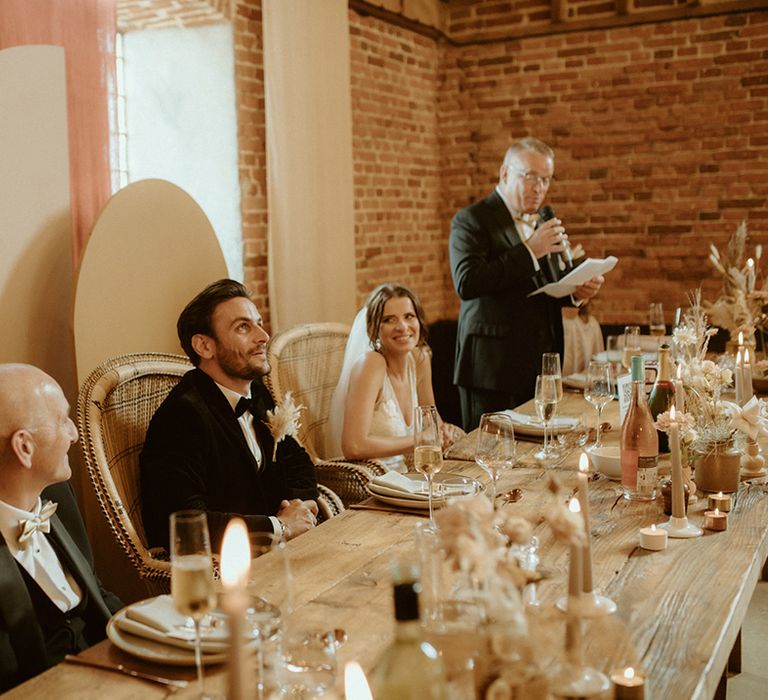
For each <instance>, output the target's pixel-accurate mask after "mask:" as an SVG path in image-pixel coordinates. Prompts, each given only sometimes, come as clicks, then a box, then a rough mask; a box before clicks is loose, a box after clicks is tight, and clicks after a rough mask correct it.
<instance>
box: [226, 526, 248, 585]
mask: <svg viewBox="0 0 768 700" xmlns="http://www.w3.org/2000/svg"><path fill="white" fill-rule="evenodd" d="M250 570H251V545H250V543H249V542H248V528H247V527H246V526H245V521H243V519H242V518H232V520H230V521H229V524H228V525H227V529H226V530H225V531H224V539H223V540H222V543H221V582H222V583H223V584H224V588H236V587H244V586H245V585H246V584H247V583H248V574H249V573H250Z"/></svg>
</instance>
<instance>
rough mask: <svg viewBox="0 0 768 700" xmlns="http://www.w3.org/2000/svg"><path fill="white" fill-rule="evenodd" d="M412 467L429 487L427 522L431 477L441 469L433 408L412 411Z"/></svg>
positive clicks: (437, 431) (435, 416)
mask: <svg viewBox="0 0 768 700" xmlns="http://www.w3.org/2000/svg"><path fill="white" fill-rule="evenodd" d="M413 433H414V448H413V466H414V467H415V469H416V471H417V472H421V473H422V474H423V475H424V476H425V477H426V479H427V484H428V485H429V521H430V523H433V522H434V517H433V514H432V488H433V477H434V475H435V474H437V472H439V471H440V470H441V469H442V468H443V448H442V440H441V436H440V424H439V423H438V418H437V409H436V408H435V407H434V406H416V408H414V409H413Z"/></svg>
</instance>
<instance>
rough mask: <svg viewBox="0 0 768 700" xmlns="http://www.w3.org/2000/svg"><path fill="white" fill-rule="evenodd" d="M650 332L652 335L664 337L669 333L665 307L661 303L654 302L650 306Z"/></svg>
mask: <svg viewBox="0 0 768 700" xmlns="http://www.w3.org/2000/svg"><path fill="white" fill-rule="evenodd" d="M648 332H649V333H650V334H651V335H664V334H665V333H666V332H667V327H666V325H665V324H664V305H663V304H662V303H661V302H660V301H653V302H651V303H650V305H649V306H648Z"/></svg>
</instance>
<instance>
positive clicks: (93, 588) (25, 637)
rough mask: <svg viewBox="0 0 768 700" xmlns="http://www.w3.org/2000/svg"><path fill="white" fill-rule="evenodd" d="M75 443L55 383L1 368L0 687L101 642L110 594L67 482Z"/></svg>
mask: <svg viewBox="0 0 768 700" xmlns="http://www.w3.org/2000/svg"><path fill="white" fill-rule="evenodd" d="M76 440H77V430H76V429H75V426H74V424H73V423H72V421H71V420H70V418H69V405H68V404H67V400H66V399H65V398H64V394H63V393H62V391H61V388H60V387H59V385H58V384H57V383H56V382H55V381H54V380H53V379H52V378H51V377H49V376H48V375H47V374H45V373H44V372H42V371H41V370H39V369H37V368H35V367H32V366H30V365H10V364H7V365H0V691H4V690H7V689H8V688H11V687H13V686H14V685H16V684H18V683H21V682H22V681H24V680H26V679H28V678H30V677H32V676H34V675H37V674H38V673H41V672H42V671H44V670H45V669H46V668H48V667H50V666H53V665H55V664H57V663H58V662H59V661H61V660H62V659H63V658H64V656H65V655H66V654H75V653H77V652H79V651H82V650H83V649H87V648H88V647H89V646H90V645H91V644H94V643H95V642H98V641H100V640H102V639H104V638H105V629H106V624H107V621H108V620H109V618H110V616H111V614H112V613H114V612H116V611H117V610H119V609H120V608H121V607H122V603H121V602H120V601H119V600H118V599H117V598H116V597H115V596H114V595H112V594H111V593H109V592H107V591H105V590H104V589H103V588H102V587H101V584H100V583H99V581H98V579H97V578H96V575H95V573H94V570H93V559H92V557H91V550H90V547H89V545H88V540H87V538H86V534H85V528H84V527H83V521H82V519H81V518H80V513H79V512H78V510H77V505H76V503H75V499H74V496H73V494H72V490H71V488H70V486H69V484H68V483H67V479H69V477H70V476H71V474H72V472H71V470H70V467H69V461H68V459H67V451H68V450H69V448H70V446H71V445H72V444H74V442H75V441H76Z"/></svg>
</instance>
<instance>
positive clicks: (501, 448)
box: [475, 413, 516, 509]
mask: <svg viewBox="0 0 768 700" xmlns="http://www.w3.org/2000/svg"><path fill="white" fill-rule="evenodd" d="M515 459H516V444H515V429H514V427H513V426H512V419H511V418H510V417H509V416H507V415H505V414H504V413H483V415H482V416H481V417H480V427H479V428H478V431H477V449H476V450H475V461H476V462H477V463H478V464H479V465H480V466H481V467H482V468H483V470H484V471H485V472H487V474H488V476H489V477H491V503H492V504H493V507H494V509H495V508H496V486H497V483H498V481H499V476H501V472H502V471H504V470H505V469H509V468H510V467H512V466H513V465H514V463H515Z"/></svg>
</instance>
